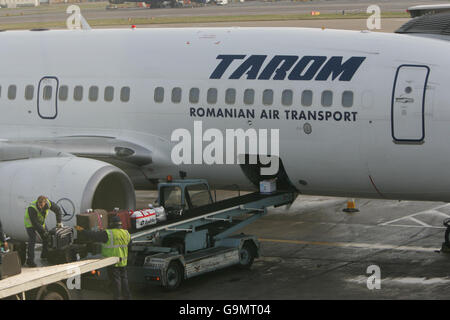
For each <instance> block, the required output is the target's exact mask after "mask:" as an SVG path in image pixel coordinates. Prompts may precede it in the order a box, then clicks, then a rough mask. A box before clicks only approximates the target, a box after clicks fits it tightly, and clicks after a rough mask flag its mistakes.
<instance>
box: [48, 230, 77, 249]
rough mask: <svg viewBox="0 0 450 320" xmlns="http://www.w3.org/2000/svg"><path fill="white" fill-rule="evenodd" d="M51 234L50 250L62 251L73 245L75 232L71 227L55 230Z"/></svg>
mask: <svg viewBox="0 0 450 320" xmlns="http://www.w3.org/2000/svg"><path fill="white" fill-rule="evenodd" d="M49 234H50V239H49V241H50V243H49V249H58V250H62V249H66V248H68V247H69V246H70V245H71V244H73V240H74V231H73V229H72V228H71V227H62V228H58V229H57V228H53V229H52V230H50V232H49Z"/></svg>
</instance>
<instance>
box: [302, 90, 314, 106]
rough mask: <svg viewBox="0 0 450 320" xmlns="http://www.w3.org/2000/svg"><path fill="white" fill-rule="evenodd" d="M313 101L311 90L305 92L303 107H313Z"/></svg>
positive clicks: (303, 93) (303, 94)
mask: <svg viewBox="0 0 450 320" xmlns="http://www.w3.org/2000/svg"><path fill="white" fill-rule="evenodd" d="M312 100H313V92H312V91H311V90H304V91H303V92H302V106H304V107H311V106H312Z"/></svg>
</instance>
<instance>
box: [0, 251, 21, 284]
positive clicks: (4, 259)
mask: <svg viewBox="0 0 450 320" xmlns="http://www.w3.org/2000/svg"><path fill="white" fill-rule="evenodd" d="M21 269H22V268H21V266H20V259H19V254H18V253H17V251H9V252H3V253H0V279H5V278H7V277H11V276H15V275H16V274H19V273H21V271H22V270H21Z"/></svg>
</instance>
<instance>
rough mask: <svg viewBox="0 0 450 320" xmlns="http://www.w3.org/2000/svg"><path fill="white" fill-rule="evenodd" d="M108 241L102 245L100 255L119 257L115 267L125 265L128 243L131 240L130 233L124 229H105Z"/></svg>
mask: <svg viewBox="0 0 450 320" xmlns="http://www.w3.org/2000/svg"><path fill="white" fill-rule="evenodd" d="M105 231H106V233H107V234H108V242H107V243H104V244H103V245H102V256H104V257H119V258H120V261H119V262H118V263H116V264H115V266H116V267H125V266H126V265H127V260H128V244H129V243H130V241H131V236H130V233H129V232H128V231H127V230H124V229H107V230H105Z"/></svg>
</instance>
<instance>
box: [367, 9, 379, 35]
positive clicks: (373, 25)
mask: <svg viewBox="0 0 450 320" xmlns="http://www.w3.org/2000/svg"><path fill="white" fill-rule="evenodd" d="M366 12H367V13H372V15H371V16H370V17H369V18H367V29H369V30H374V29H377V30H380V29H381V9H380V7H379V6H377V5H371V6H369V7H368V8H367V11H366Z"/></svg>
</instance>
